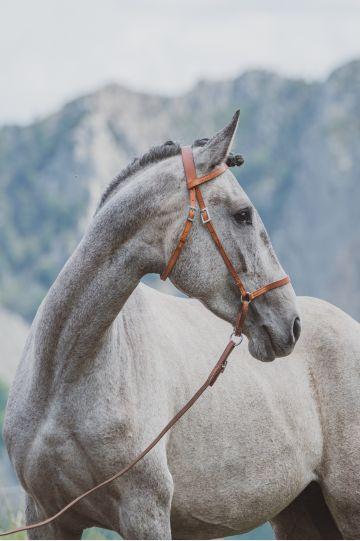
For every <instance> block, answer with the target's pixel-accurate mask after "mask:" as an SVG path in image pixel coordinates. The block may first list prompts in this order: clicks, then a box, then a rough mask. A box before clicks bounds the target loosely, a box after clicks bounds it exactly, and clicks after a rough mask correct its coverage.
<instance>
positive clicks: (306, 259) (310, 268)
mask: <svg viewBox="0 0 360 541" xmlns="http://www.w3.org/2000/svg"><path fill="white" fill-rule="evenodd" d="M238 107H240V108H241V120H240V129H239V131H238V136H237V137H238V138H237V141H236V144H235V148H236V149H237V150H238V151H240V152H241V153H242V154H244V156H245V159H246V162H245V165H244V166H243V167H242V168H241V170H239V171H234V172H236V174H237V175H238V179H239V181H240V182H241V183H242V185H243V186H244V188H245V190H246V191H247V193H248V194H249V196H250V197H251V198H252V200H253V202H254V203H255V206H256V207H257V208H258V210H259V211H260V213H261V215H262V217H263V219H264V222H265V224H266V226H267V227H268V229H269V231H270V234H271V237H272V240H273V243H274V245H275V249H276V250H277V253H278V255H279V257H280V259H281V262H282V263H283V265H284V267H285V269H286V270H287V272H289V274H290V275H291V277H292V279H293V283H294V285H295V288H296V290H297V292H298V293H299V294H309V295H314V296H318V297H322V298H325V299H328V300H330V301H331V302H334V303H335V304H337V305H338V306H340V307H341V308H343V309H345V310H346V311H347V312H349V313H350V314H352V315H353V316H355V317H359V315H360V297H359V295H356V294H354V292H356V291H359V285H360V283H359V282H360V265H359V264H360V255H359V254H360V250H359V249H360V231H359V229H360V226H359V210H358V209H359V203H360V182H359V178H358V174H356V173H355V169H356V164H357V163H358V162H359V158H360V145H359V140H360V121H359V118H360V61H359V62H352V63H349V64H347V65H345V66H343V67H341V68H339V69H338V70H336V71H335V72H333V73H332V74H331V75H330V76H329V78H328V79H327V80H325V81H323V82H315V83H308V82H305V81H302V80H289V79H284V78H281V77H279V76H277V75H276V74H273V73H268V72H264V71H251V72H247V73H245V74H243V75H241V76H240V77H238V78H236V79H233V80H229V81H223V82H200V83H199V84H198V85H196V86H195V87H194V88H193V89H192V90H191V91H190V92H188V93H187V94H185V95H183V96H181V97H176V98H168V97H161V96H151V95H147V94H141V93H136V92H132V91H130V90H128V89H126V88H123V87H120V86H117V85H110V86H107V87H105V88H103V89H101V90H100V91H98V92H96V93H94V94H91V95H88V96H84V97H81V98H79V99H77V100H75V101H73V102H71V103H69V104H68V105H66V106H65V107H64V108H63V109H61V111H59V112H58V113H56V114H54V115H52V116H51V117H48V118H45V119H44V120H41V121H39V122H36V123H34V124H32V125H30V126H27V127H19V126H6V127H3V128H2V129H1V130H0V254H1V255H0V301H1V302H2V304H4V305H6V306H8V307H9V308H11V309H12V310H14V311H17V312H18V313H20V314H22V315H24V316H25V317H27V318H28V319H31V318H32V316H33V315H34V312H35V311H36V308H37V306H38V304H39V302H40V301H41V299H42V297H43V295H44V294H45V292H46V291H47V289H48V287H49V285H50V284H51V282H52V281H53V279H54V278H55V276H56V274H57V273H58V271H59V270H60V268H61V266H62V264H63V263H64V261H65V260H66V258H67V257H68V255H69V254H70V252H71V251H72V249H73V248H74V246H75V243H76V242H77V241H78V239H79V237H80V235H81V233H82V231H83V230H84V227H85V224H86V222H87V220H88V219H89V217H90V216H91V213H92V212H93V210H94V207H95V205H96V202H97V200H98V198H99V196H100V194H101V192H102V190H103V189H104V188H105V186H106V185H107V183H108V182H109V181H110V180H111V178H112V177H113V176H114V175H115V174H116V173H117V172H118V171H119V170H120V169H121V168H122V167H123V166H124V165H125V164H126V163H127V162H128V161H129V160H130V159H131V158H133V157H134V156H135V155H139V154H140V153H142V152H144V151H145V150H147V149H148V147H149V146H151V145H153V144H158V143H162V142H164V141H166V140H168V139H174V140H178V141H181V142H187V143H189V142H191V141H192V140H193V139H194V138H196V137H205V136H209V135H211V134H212V133H213V132H214V131H216V130H217V129H219V128H220V127H222V126H223V125H224V124H225V123H226V122H227V121H228V120H229V118H230V117H231V115H232V114H233V112H234V110H235V109H236V108H238Z"/></svg>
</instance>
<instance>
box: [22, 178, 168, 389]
mask: <svg viewBox="0 0 360 541" xmlns="http://www.w3.org/2000/svg"><path fill="white" fill-rule="evenodd" d="M150 194H151V197H150ZM150 201H151V205H150V206H149V202H150ZM156 214H157V204H156V191H155V190H154V186H153V185H152V182H151V181H149V180H148V179H147V180H146V181H143V180H142V179H139V181H136V179H133V180H132V182H131V184H130V183H128V184H127V185H125V186H124V187H123V188H121V190H120V191H119V193H117V194H116V196H114V197H113V199H112V200H110V201H108V203H107V204H106V205H105V207H104V208H103V209H101V210H100V211H99V212H98V214H97V215H96V216H95V218H94V220H93V222H92V224H91V225H90V227H89V229H88V231H87V233H86V234H85V236H84V238H83V239H82V241H81V242H80V244H79V246H78V247H77V249H76V250H75V252H74V253H73V255H72V256H71V258H70V259H69V261H68V262H67V263H66V265H65V266H64V268H63V270H62V271H61V272H60V274H59V276H58V278H57V279H56V281H55V282H54V284H53V286H52V287H51V289H50V291H49V293H48V295H47V296H46V298H45V299H44V301H43V303H42V305H41V307H40V309H39V311H38V314H37V316H36V318H35V321H34V324H33V335H32V340H31V352H30V354H31V356H32V357H33V360H34V362H35V366H34V369H35V371H36V373H37V378H39V377H40V378H41V379H42V380H44V378H45V380H47V382H48V383H49V381H51V384H52V385H56V384H57V383H58V382H59V378H63V377H64V372H69V371H71V373H73V372H74V371H76V370H78V369H79V370H82V369H83V366H84V363H89V362H90V361H91V359H94V358H95V357H96V355H97V353H98V351H99V348H100V347H101V346H102V345H103V343H104V340H105V339H106V338H109V332H107V331H108V330H109V329H110V327H111V324H112V322H113V321H114V319H115V318H116V316H117V315H118V313H119V312H120V310H121V308H122V307H123V305H124V303H125V302H126V300H127V299H128V297H129V295H130V294H131V293H132V291H133V290H134V289H135V287H136V285H137V284H138V282H139V279H140V278H141V276H142V275H143V274H145V273H147V272H159V271H160V270H161V265H162V259H163V256H162V250H163V248H162V246H161V242H160V240H161V239H159V246H157V245H156V242H154V240H156V239H153V238H151V239H150V237H149V236H151V235H152V236H153V231H154V228H153V227H151V226H150V227H149V228H148V227H146V224H148V223H149V220H150V221H151V219H152V218H153V217H154V216H156ZM148 237H149V238H148ZM105 337H106V338H105Z"/></svg>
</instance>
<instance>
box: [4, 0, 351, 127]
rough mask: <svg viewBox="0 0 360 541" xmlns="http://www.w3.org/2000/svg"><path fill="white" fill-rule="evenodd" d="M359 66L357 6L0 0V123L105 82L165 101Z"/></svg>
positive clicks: (254, 0) (328, 0)
mask: <svg viewBox="0 0 360 541" xmlns="http://www.w3.org/2000/svg"><path fill="white" fill-rule="evenodd" d="M354 58H360V0H0V77H1V84H0V125H1V124H4V123H13V122H20V123H26V122H29V121H31V120H32V119H34V118H36V117H38V116H43V115H45V114H47V113H49V112H52V111H54V110H56V109H57V108H58V107H60V106H61V105H62V104H63V103H64V102H65V101H67V100H69V99H72V98H74V97H76V96H78V95H79V94H82V93H87V92H89V91H92V90H94V89H96V88H99V87H101V86H102V85H104V84H106V83H109V82H118V83H121V84H124V85H127V86H130V87H132V88H135V89H139V90H144V91H148V92H157V93H164V94H179V93H182V92H184V91H186V90H187V89H188V88H190V87H191V85H193V84H194V83H195V82H196V81H197V80H199V79H201V78H207V79H222V78H232V77H235V76H237V75H239V74H240V73H242V72H243V71H244V70H246V69H249V68H266V69H271V70H276V71H278V72H279V73H281V74H283V75H288V76H292V77H305V78H307V79H319V78H323V77H326V76H327V75H328V73H329V72H330V71H331V70H332V69H334V68H335V67H337V66H338V65H340V64H342V63H344V62H346V61H349V60H352V59H354Z"/></svg>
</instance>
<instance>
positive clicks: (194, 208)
mask: <svg viewBox="0 0 360 541" xmlns="http://www.w3.org/2000/svg"><path fill="white" fill-rule="evenodd" d="M191 210H193V211H194V217H193V218H191V216H190V211H191ZM196 211H197V208H196V207H191V206H189V214H188V217H187V219H188V220H189V222H193V221H194V220H195V216H196Z"/></svg>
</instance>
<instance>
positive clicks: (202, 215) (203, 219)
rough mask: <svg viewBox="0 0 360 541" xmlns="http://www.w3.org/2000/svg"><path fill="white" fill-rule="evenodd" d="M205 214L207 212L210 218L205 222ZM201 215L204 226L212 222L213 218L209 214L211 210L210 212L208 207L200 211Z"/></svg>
mask: <svg viewBox="0 0 360 541" xmlns="http://www.w3.org/2000/svg"><path fill="white" fill-rule="evenodd" d="M204 212H206V214H207V216H208V217H207V220H205V218H204V214H203V213H204ZM200 215H201V221H202V223H203V224H207V223H208V222H210V220H211V218H210V212H209V210H208V208H207V207H205V208H203V209H200Z"/></svg>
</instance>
